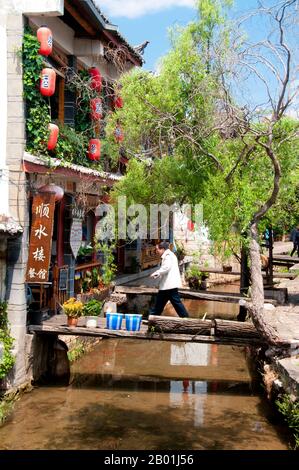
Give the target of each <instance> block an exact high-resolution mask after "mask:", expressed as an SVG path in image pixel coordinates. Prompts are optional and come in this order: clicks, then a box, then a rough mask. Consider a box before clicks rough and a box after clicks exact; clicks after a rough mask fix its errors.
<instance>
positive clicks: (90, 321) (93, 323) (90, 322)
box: [85, 315, 98, 328]
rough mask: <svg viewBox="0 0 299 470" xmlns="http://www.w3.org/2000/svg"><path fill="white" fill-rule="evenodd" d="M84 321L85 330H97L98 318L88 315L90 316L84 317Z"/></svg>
mask: <svg viewBox="0 0 299 470" xmlns="http://www.w3.org/2000/svg"><path fill="white" fill-rule="evenodd" d="M85 319H86V321H85V325H86V327H87V328H97V326H98V317H96V316H92V315H90V316H86V317H85Z"/></svg>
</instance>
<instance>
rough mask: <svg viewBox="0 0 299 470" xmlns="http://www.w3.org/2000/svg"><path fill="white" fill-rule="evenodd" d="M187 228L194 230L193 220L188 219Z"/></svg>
mask: <svg viewBox="0 0 299 470" xmlns="http://www.w3.org/2000/svg"><path fill="white" fill-rule="evenodd" d="M187 229H188V230H190V232H193V231H194V223H193V222H192V220H188V223H187Z"/></svg>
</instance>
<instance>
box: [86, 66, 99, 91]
mask: <svg viewBox="0 0 299 470" xmlns="http://www.w3.org/2000/svg"><path fill="white" fill-rule="evenodd" d="M89 74H90V76H91V84H90V86H91V88H92V89H93V90H96V91H98V92H100V91H101V89H102V75H101V72H100V71H99V69H97V68H96V67H91V69H89Z"/></svg>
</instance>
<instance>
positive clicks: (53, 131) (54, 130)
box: [48, 123, 59, 150]
mask: <svg viewBox="0 0 299 470" xmlns="http://www.w3.org/2000/svg"><path fill="white" fill-rule="evenodd" d="M49 131H50V135H49V139H48V150H54V149H55V147H56V144H57V140H58V134H59V127H58V126H56V124H52V123H50V124H49Z"/></svg>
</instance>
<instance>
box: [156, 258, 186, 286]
mask: <svg viewBox="0 0 299 470" xmlns="http://www.w3.org/2000/svg"><path fill="white" fill-rule="evenodd" d="M161 259H162V263H161V267H160V269H158V270H157V271H155V272H154V277H158V278H159V280H160V282H159V290H167V289H176V288H179V287H182V281H181V275H180V270H179V264H178V259H177V257H176V255H175V254H174V253H173V252H172V251H171V250H165V251H164V253H163V255H162V256H161Z"/></svg>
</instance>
